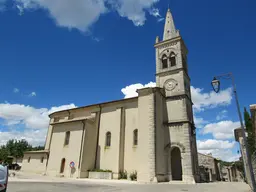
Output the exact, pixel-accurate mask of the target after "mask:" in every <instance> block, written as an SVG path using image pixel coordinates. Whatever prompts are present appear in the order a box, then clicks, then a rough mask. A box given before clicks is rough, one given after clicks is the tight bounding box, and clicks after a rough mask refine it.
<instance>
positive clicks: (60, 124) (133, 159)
mask: <svg viewBox="0 0 256 192" xmlns="http://www.w3.org/2000/svg"><path fill="white" fill-rule="evenodd" d="M155 49H156V83H157V87H155V88H144V89H140V90H138V91H137V92H138V97H135V98H131V99H124V100H118V101H113V102H108V103H101V104H95V105H91V106H85V107H80V108H76V109H71V110H65V111H60V112H55V113H53V114H51V115H50V118H51V120H50V125H49V129H48V134H47V139H46V143H45V150H47V151H49V153H48V156H49V158H48V159H47V162H46V166H45V170H44V172H45V173H46V174H48V175H52V176H64V177H78V178H80V177H88V174H89V170H93V169H103V170H111V171H112V173H113V178H114V179H118V178H119V177H120V172H123V171H127V173H128V175H129V174H131V173H134V172H137V180H138V181H142V182H163V181H172V180H182V181H184V182H187V183H195V182H196V181H198V160H197V147H196V138H195V126H194V120H193V112H192V101H191V93H190V78H189V76H188V68H187V63H186V56H187V49H186V46H185V44H184V42H183V40H182V38H181V36H180V35H179V32H178V31H177V30H176V28H175V25H174V21H173V19H172V15H171V12H170V10H168V12H167V15H166V23H165V29H164V38H163V41H161V42H160V41H159V38H157V40H156V44H155ZM71 161H73V162H74V163H75V167H74V168H73V169H71V168H70V167H69V163H70V162H71ZM35 170H36V168H35Z"/></svg>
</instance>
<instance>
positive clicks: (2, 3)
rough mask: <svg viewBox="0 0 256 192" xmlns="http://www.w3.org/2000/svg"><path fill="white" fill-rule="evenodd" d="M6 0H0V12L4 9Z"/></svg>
mask: <svg viewBox="0 0 256 192" xmlns="http://www.w3.org/2000/svg"><path fill="white" fill-rule="evenodd" d="M5 2H6V0H0V12H1V11H4V10H5Z"/></svg>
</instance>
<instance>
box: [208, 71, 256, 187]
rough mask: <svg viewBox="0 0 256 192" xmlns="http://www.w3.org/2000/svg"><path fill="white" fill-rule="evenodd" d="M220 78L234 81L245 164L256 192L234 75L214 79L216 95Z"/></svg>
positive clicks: (219, 76) (223, 75) (213, 86)
mask: <svg viewBox="0 0 256 192" xmlns="http://www.w3.org/2000/svg"><path fill="white" fill-rule="evenodd" d="M220 78H224V79H231V80H232V86H233V92H234V95H235V100H236V107H237V112H238V116H239V120H240V124H241V128H242V136H243V140H244V145H245V154H246V158H247V159H244V162H247V164H248V168H249V172H250V177H251V182H252V184H251V187H252V190H253V192H256V183H255V179H254V174H253V168H252V162H251V158H250V155H249V151H248V144H247V139H246V135H245V128H244V124H243V120H242V115H241V110H240V105H239V102H238V97H237V91H236V85H235V80H234V76H233V74H232V73H227V74H222V75H218V76H215V77H214V78H213V80H212V82H211V84H212V88H213V90H214V91H215V92H216V93H218V92H219V91H220V81H219V79H220Z"/></svg>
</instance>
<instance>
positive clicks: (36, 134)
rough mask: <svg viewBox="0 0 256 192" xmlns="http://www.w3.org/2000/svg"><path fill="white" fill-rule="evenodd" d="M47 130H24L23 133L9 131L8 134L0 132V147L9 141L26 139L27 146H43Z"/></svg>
mask: <svg viewBox="0 0 256 192" xmlns="http://www.w3.org/2000/svg"><path fill="white" fill-rule="evenodd" d="M46 133H47V129H38V130H31V129H29V130H25V131H22V132H21V131H16V130H11V131H9V132H1V131H0V145H5V144H6V143H7V141H8V140H10V139H17V140H21V139H26V140H27V141H28V143H29V144H31V145H33V146H38V145H41V146H43V145H44V143H45V139H46Z"/></svg>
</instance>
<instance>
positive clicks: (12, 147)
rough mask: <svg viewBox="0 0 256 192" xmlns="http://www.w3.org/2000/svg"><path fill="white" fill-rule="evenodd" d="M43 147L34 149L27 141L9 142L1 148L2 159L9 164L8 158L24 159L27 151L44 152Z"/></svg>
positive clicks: (0, 156) (0, 155)
mask: <svg viewBox="0 0 256 192" xmlns="http://www.w3.org/2000/svg"><path fill="white" fill-rule="evenodd" d="M43 149H44V147H43V146H37V147H32V145H30V144H29V143H28V142H27V141H26V140H25V139H22V140H13V139H12V140H9V141H8V142H7V143H6V145H3V146H1V147H0V158H1V159H3V160H4V161H5V162H7V161H8V160H9V159H8V157H10V156H12V157H15V158H22V157H23V155H24V152H25V151H38V150H43Z"/></svg>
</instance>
